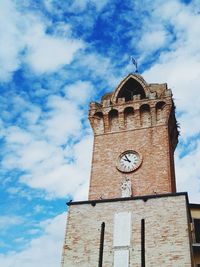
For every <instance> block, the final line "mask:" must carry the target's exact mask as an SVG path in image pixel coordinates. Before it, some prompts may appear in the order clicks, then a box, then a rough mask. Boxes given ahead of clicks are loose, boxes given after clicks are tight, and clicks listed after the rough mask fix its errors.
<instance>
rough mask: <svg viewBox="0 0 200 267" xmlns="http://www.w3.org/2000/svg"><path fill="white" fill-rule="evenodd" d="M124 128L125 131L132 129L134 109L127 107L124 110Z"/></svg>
mask: <svg viewBox="0 0 200 267" xmlns="http://www.w3.org/2000/svg"><path fill="white" fill-rule="evenodd" d="M124 126H125V128H126V129H132V128H134V109H133V107H127V108H125V109H124Z"/></svg>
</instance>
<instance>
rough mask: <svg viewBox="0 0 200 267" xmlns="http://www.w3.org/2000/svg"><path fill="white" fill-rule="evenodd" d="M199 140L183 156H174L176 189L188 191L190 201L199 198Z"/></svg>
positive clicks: (195, 200) (196, 200) (193, 201)
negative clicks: (193, 148) (191, 149)
mask: <svg viewBox="0 0 200 267" xmlns="http://www.w3.org/2000/svg"><path fill="white" fill-rule="evenodd" d="M199 161H200V141H198V144H197V147H196V148H195V150H193V151H191V152H190V153H188V154H187V155H185V156H184V157H180V156H178V155H177V157H176V177H177V178H176V179H177V185H178V186H177V187H178V191H186V192H189V200H190V202H191V203H199V200H200V165H199Z"/></svg>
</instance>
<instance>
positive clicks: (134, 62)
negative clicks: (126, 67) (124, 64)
mask: <svg viewBox="0 0 200 267" xmlns="http://www.w3.org/2000/svg"><path fill="white" fill-rule="evenodd" d="M131 62H132V64H133V65H134V66H135V73H137V72H138V64H137V60H136V59H135V58H134V57H133V56H131Z"/></svg>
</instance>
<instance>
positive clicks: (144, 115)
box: [140, 104, 151, 126]
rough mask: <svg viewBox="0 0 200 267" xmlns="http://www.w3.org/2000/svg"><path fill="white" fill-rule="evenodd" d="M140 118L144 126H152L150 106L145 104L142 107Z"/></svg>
mask: <svg viewBox="0 0 200 267" xmlns="http://www.w3.org/2000/svg"><path fill="white" fill-rule="evenodd" d="M140 118H141V125H142V126H151V113H150V106H149V105H147V104H144V105H142V106H141V107H140Z"/></svg>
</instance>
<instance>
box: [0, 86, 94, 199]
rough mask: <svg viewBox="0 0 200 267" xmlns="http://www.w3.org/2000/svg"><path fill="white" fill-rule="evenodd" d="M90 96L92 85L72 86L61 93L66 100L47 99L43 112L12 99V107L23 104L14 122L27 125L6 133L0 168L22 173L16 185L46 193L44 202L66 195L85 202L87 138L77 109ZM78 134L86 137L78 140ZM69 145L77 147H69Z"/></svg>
mask: <svg viewBox="0 0 200 267" xmlns="http://www.w3.org/2000/svg"><path fill="white" fill-rule="evenodd" d="M92 90H93V86H92V84H91V83H89V82H87V81H85V82H82V81H79V82H76V83H75V84H73V85H71V86H68V87H67V88H65V91H66V95H65V96H63V97H61V96H59V95H51V96H49V97H48V99H47V102H46V104H45V112H43V111H42V109H39V108H37V106H36V105H34V106H33V105H31V104H30V105H29V102H28V101H25V100H24V99H22V98H16V102H17V103H19V100H20V102H22V103H23V104H22V105H21V106H23V112H22V113H21V119H18V120H19V121H21V120H24V118H26V123H23V124H22V126H9V127H7V128H6V127H5V130H4V131H5V141H6V150H5V151H4V158H3V161H2V168H3V169H4V170H9V171H10V170H13V169H18V170H20V171H22V172H23V173H24V174H23V175H22V176H21V177H19V182H20V183H23V184H26V185H28V186H29V187H31V188H35V189H43V190H45V192H46V197H47V198H51V197H53V198H54V197H66V196H67V194H70V195H71V196H74V195H76V198H79V199H80V198H83V196H85V197H86V196H87V188H86V184H88V178H89V174H90V164H91V150H92V136H90V135H89V134H88V133H87V132H88V131H87V129H83V125H82V120H83V113H82V111H81V109H80V108H79V104H83V103H84V102H85V101H87V100H88V98H89V97H90V95H91V93H92ZM79 91H80V95H79V94H78V92H79ZM80 96H81V97H80ZM16 106H17V104H16ZM83 131H85V132H86V134H85V136H83V137H82V135H83ZM80 138H81V139H80ZM71 142H72V143H71ZM73 142H76V144H75V145H72V144H73ZM83 155H84V156H83ZM79 189H80V190H81V191H82V192H81V194H79V193H78V191H79ZM8 192H9V190H8ZM10 193H12V192H11V191H10ZM14 193H15V192H14ZM79 195H80V196H79Z"/></svg>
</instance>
